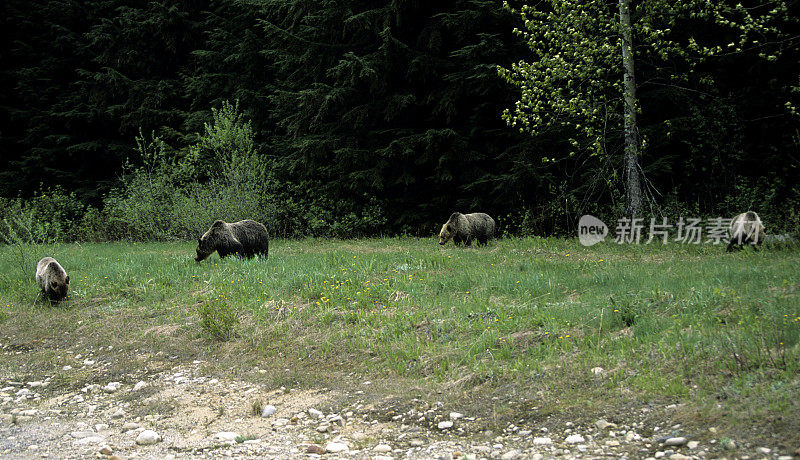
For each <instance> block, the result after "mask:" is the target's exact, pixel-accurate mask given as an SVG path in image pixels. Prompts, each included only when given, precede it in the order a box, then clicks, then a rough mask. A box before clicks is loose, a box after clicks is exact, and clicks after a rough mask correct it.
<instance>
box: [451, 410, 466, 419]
mask: <svg viewBox="0 0 800 460" xmlns="http://www.w3.org/2000/svg"><path fill="white" fill-rule="evenodd" d="M463 417H464V414H462V413H459V412H450V420H458V419H460V418H463Z"/></svg>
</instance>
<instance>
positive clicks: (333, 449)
mask: <svg viewBox="0 0 800 460" xmlns="http://www.w3.org/2000/svg"><path fill="white" fill-rule="evenodd" d="M348 450H350V448H349V447H347V444H345V443H343V442H329V443H328V444H327V445H326V446H325V452H330V453H332V454H335V453H338V452H346V451H348Z"/></svg>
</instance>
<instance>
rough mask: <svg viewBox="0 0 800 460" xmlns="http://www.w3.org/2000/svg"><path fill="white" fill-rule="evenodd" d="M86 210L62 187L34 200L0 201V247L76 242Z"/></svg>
mask: <svg viewBox="0 0 800 460" xmlns="http://www.w3.org/2000/svg"><path fill="white" fill-rule="evenodd" d="M85 210H86V207H85V206H84V205H83V204H82V203H81V202H80V201H79V200H78V198H77V197H76V196H75V193H66V192H65V191H64V190H63V189H62V188H61V187H54V188H52V189H47V190H45V189H40V190H39V192H38V193H36V194H35V195H34V196H33V197H31V198H27V199H23V198H11V199H9V198H0V244H21V243H26V244H49V243H57V242H64V241H72V240H75V239H76V238H77V236H78V233H79V227H80V223H81V221H82V218H83V215H84V213H85Z"/></svg>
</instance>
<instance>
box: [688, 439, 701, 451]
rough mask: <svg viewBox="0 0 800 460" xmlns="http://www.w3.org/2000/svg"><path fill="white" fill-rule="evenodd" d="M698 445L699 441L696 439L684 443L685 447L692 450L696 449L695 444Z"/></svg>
mask: <svg viewBox="0 0 800 460" xmlns="http://www.w3.org/2000/svg"><path fill="white" fill-rule="evenodd" d="M699 445H700V443H699V442H698V441H689V442H687V443H686V447H688V448H689V449H692V450H694V449H697V446H699Z"/></svg>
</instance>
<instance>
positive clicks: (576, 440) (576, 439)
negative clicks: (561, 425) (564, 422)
mask: <svg viewBox="0 0 800 460" xmlns="http://www.w3.org/2000/svg"><path fill="white" fill-rule="evenodd" d="M585 441H586V439H585V438H584V437H583V436H581V435H579V434H571V435H569V436H567V439H565V440H564V442H566V443H567V444H580V443H582V442H585Z"/></svg>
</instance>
